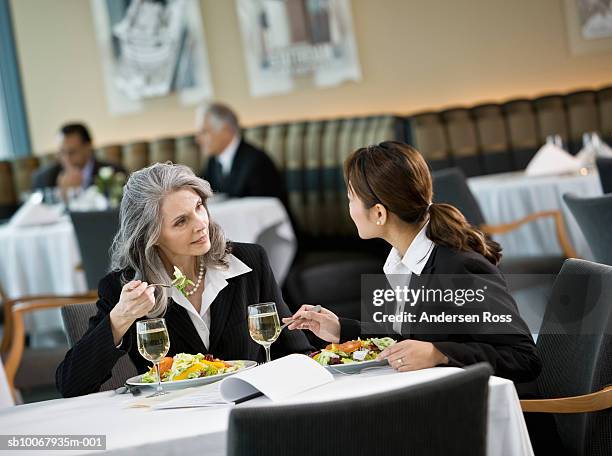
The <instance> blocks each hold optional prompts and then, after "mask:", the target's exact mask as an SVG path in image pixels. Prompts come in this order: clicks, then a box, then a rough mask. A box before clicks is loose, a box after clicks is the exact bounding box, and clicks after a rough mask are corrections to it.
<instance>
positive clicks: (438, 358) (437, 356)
mask: <svg viewBox="0 0 612 456" xmlns="http://www.w3.org/2000/svg"><path fill="white" fill-rule="evenodd" d="M432 345H433V344H432ZM433 359H434V366H440V365H443V364H448V357H447V356H446V355H445V354H444V353H442V352H441V351H440V350H438V349H437V348H436V346H435V345H433Z"/></svg>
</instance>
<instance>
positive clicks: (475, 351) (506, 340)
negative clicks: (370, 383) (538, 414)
mask: <svg viewBox="0 0 612 456" xmlns="http://www.w3.org/2000/svg"><path fill="white" fill-rule="evenodd" d="M434 274H435V276H434ZM441 275H454V276H455V275H456V276H461V277H465V278H466V283H467V284H469V285H467V286H466V288H467V287H474V288H475V289H477V288H482V287H483V286H485V287H486V292H485V294H484V296H485V299H484V302H483V303H482V304H478V310H479V311H482V310H486V311H489V312H491V313H492V314H504V315H510V316H511V317H512V322H511V323H507V324H503V326H501V327H502V328H503V334H495V333H493V332H494V331H496V330H497V329H495V330H493V331H492V330H491V326H488V327H485V326H484V325H485V323H483V322H482V321H481V322H479V323H456V324H455V326H452V325H450V326H449V327H450V328H455V329H459V331H456V333H454V334H453V333H440V332H441V331H435V332H436V333H435V334H434V333H433V332H434V331H431V329H432V328H436V326H435V325H436V324H430V325H429V326H427V324H426V323H418V322H416V323H407V324H404V325H402V336H400V335H399V334H397V333H396V332H394V331H393V330H392V324H389V323H387V324H382V323H381V324H378V325H376V324H372V323H371V322H369V323H362V322H359V321H356V320H351V319H346V318H340V325H341V332H340V340H341V341H346V340H352V339H356V338H357V337H360V336H361V337H368V336H374V337H381V334H383V335H388V336H389V337H392V338H395V339H398V338H399V339H416V340H423V341H428V342H432V343H433V345H434V346H435V347H436V348H437V349H438V350H439V351H440V352H441V353H443V354H444V355H446V356H447V357H448V360H449V364H448V365H450V366H456V367H463V366H467V365H470V364H475V363H478V362H481V361H486V362H488V363H489V364H491V366H492V367H493V370H494V372H495V375H498V376H500V377H504V378H508V379H510V380H513V381H515V382H528V381H531V380H533V379H535V378H536V377H537V376H538V375H539V373H540V370H541V369H542V363H541V361H540V357H539V355H538V352H537V350H536V346H535V343H534V342H533V339H532V337H531V334H530V332H529V329H528V328H527V325H526V324H525V322H524V321H523V319H522V318H521V317H520V315H519V313H518V309H517V307H516V303H515V302H514V299H513V298H512V296H511V295H510V293H509V292H508V290H507V287H506V282H505V279H504V277H503V275H502V274H501V272H500V271H499V269H498V268H497V267H496V266H494V265H492V264H491V263H490V262H489V261H488V260H487V259H486V258H484V257H483V256H482V255H480V254H478V253H474V252H462V251H457V250H453V249H450V248H448V247H445V246H441V245H436V246H435V247H434V248H433V250H432V253H431V255H430V257H429V260H428V261H427V263H426V265H425V267H424V268H423V271H422V273H421V275H420V276H416V275H414V274H413V275H412V277H411V281H410V285H409V287H410V288H414V289H419V288H420V287H421V286H423V287H425V288H431V289H436V288H440V289H444V288H445V287H444V286H439V285H436V283H438V284H439V283H441V282H440V280H444V277H446V278H448V276H441ZM455 283H456V282H455ZM427 306H429V307H427ZM394 308H395V302H394V303H393V309H394ZM463 309H467V307H464V308H461V309H460V308H458V307H457V306H456V305H455V304H454V303H453V302H448V303H436V304H435V305H434V306H433V307H432V306H431V303H426V302H419V303H417V304H416V305H415V306H414V307H409V306H406V307H405V308H404V311H405V312H413V313H416V314H417V315H419V314H420V312H421V311H426V312H427V313H428V314H432V313H440V312H442V311H443V312H445V313H447V314H459V313H461V312H462V311H463ZM391 313H392V311H391ZM362 320H366V321H367V318H365V319H364V318H362ZM467 325H469V326H467ZM438 328H439V326H438ZM493 328H500V326H493ZM373 329H374V331H373ZM451 331H452V330H451ZM362 333H365V334H362ZM368 333H369V334H368Z"/></svg>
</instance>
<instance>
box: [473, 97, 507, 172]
mask: <svg viewBox="0 0 612 456" xmlns="http://www.w3.org/2000/svg"><path fill="white" fill-rule="evenodd" d="M472 115H473V116H474V121H475V123H476V132H477V134H478V141H479V144H480V150H481V152H482V164H483V166H484V170H485V173H486V174H495V173H504V172H508V171H512V170H513V169H514V165H513V163H512V155H511V154H510V143H509V142H508V133H507V131H506V124H505V122H504V116H503V114H502V110H501V107H500V106H499V105H496V104H487V105H481V106H476V107H474V108H472Z"/></svg>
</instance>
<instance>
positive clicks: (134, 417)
mask: <svg viewBox="0 0 612 456" xmlns="http://www.w3.org/2000/svg"><path fill="white" fill-rule="evenodd" d="M457 370H458V369H457V368H448V367H447V368H432V369H425V370H422V371H417V372H406V373H397V372H395V371H394V370H393V369H391V368H386V369H378V370H372V371H369V372H364V373H362V374H360V375H350V376H337V377H336V380H335V381H334V382H333V383H330V384H327V385H324V386H322V387H319V388H316V389H314V390H310V391H307V392H305V393H303V394H301V395H299V396H297V397H295V398H293V399H292V400H291V402H292V403H312V402H320V401H326V400H337V399H343V398H349V397H360V396H364V395H368V394H374V393H379V392H383V391H389V390H393V389H397V388H401V387H404V386H408V385H412V384H417V383H422V382H427V381H430V380H432V379H435V378H440V377H442V376H445V375H450V374H452V373H453V372H456V371H457ZM140 397H141V396H140ZM140 397H139V398H140ZM139 398H133V397H131V396H130V395H115V394H114V393H113V392H103V393H96V394H91V395H88V396H83V397H79V398H73V399H58V400H53V401H47V402H39V403H34V404H28V405H20V406H16V407H12V408H9V409H6V410H4V411H0V429H2V434H5V435H6V434H9V435H11V434H79V435H81V434H98V435H106V436H107V438H106V442H107V443H106V444H107V449H108V450H110V452H111V454H122V455H128V454H129V455H141V454H147V453H148V454H176V455H179V454H190V453H191V454H206V455H208V456H212V455H223V454H225V449H226V440H225V439H226V433H227V428H228V418H229V413H230V410H231V408H230V407H222V408H213V409H204V408H196V409H175V410H154V411H152V410H149V409H141V408H140V409H137V408H128V406H129V405H130V404H132V403H134V402H141V401H142V400H141V399H139ZM267 405H272V404H271V402H270V401H269V399H267V398H265V397H259V398H257V399H253V400H251V401H249V402H246V403H243V404H241V405H239V406H238V407H255V406H267ZM488 410H489V413H488V421H487V455H488V456H523V455H525V456H526V455H533V450H532V448H531V443H530V441H529V435H528V433H527V428H526V425H525V421H524V419H523V415H522V413H521V410H520V404H519V401H518V396H517V394H516V390H515V388H514V385H513V383H512V382H510V381H509V380H505V379H502V378H498V377H492V378H491V379H490V381H489V407H488ZM413 418H414V417H406V420H407V422H409V420H410V419H413ZM270 432H274V430H273V429H271V430H270ZM440 438H444V429H440ZM1 453H3V452H2V451H0V454H1ZM80 453H82V452H79V451H66V452H60V451H54V452H53V454H56V455H58V456H59V455H60V454H66V455H76V454H80ZM7 454H8V452H7ZM19 454H20V455H27V454H41V453H36V452H26V451H20V452H19Z"/></svg>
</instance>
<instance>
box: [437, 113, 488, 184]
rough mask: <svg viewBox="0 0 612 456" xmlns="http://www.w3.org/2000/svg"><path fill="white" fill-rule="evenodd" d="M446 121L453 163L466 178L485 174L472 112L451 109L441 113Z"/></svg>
mask: <svg viewBox="0 0 612 456" xmlns="http://www.w3.org/2000/svg"><path fill="white" fill-rule="evenodd" d="M440 115H441V116H442V119H443V120H444V125H445V128H446V134H447V136H448V143H449V146H450V153H451V156H452V157H453V163H454V164H455V166H458V167H459V168H461V169H462V170H463V172H464V173H465V175H466V176H479V175H481V174H484V168H483V166H482V161H481V157H480V151H479V149H478V139H477V136H476V128H475V126H474V121H473V120H472V117H471V114H470V111H469V110H467V109H464V108H456V109H449V110H447V111H443V112H442V113H440Z"/></svg>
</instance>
